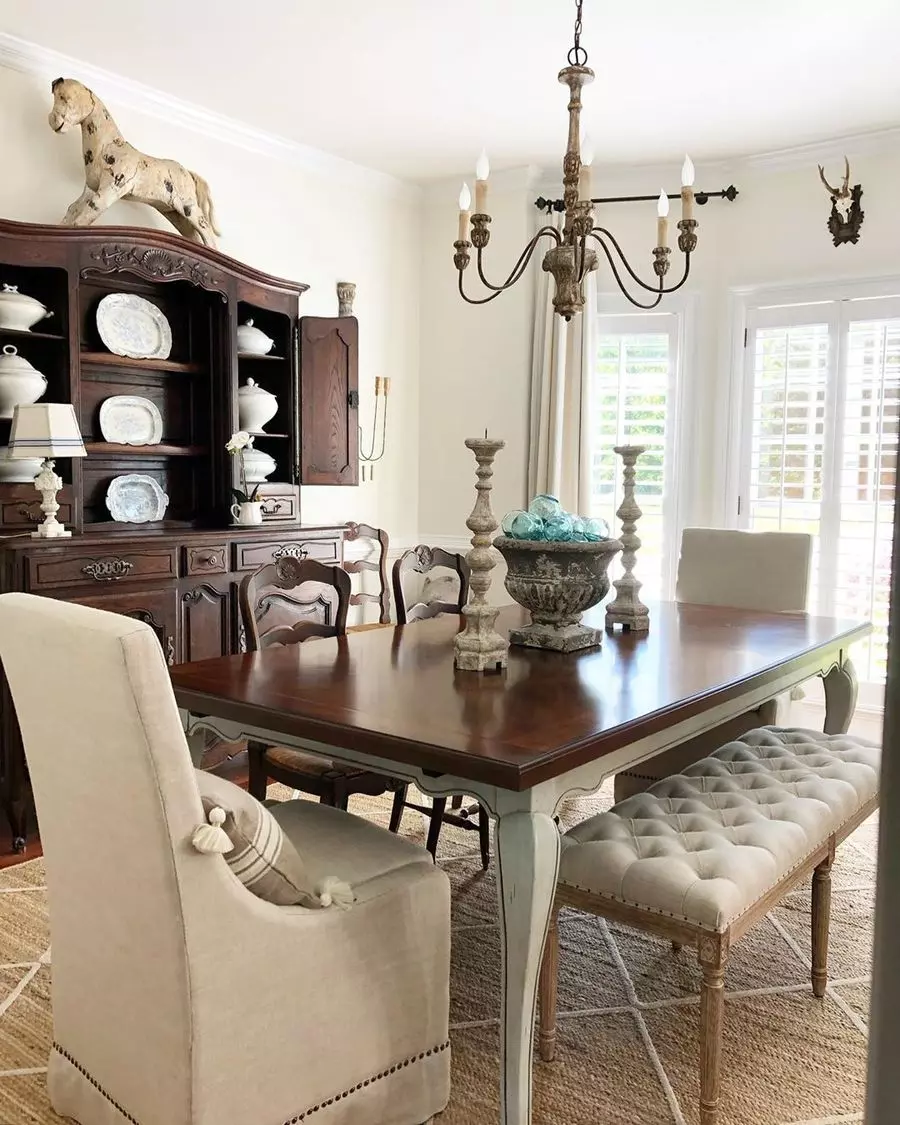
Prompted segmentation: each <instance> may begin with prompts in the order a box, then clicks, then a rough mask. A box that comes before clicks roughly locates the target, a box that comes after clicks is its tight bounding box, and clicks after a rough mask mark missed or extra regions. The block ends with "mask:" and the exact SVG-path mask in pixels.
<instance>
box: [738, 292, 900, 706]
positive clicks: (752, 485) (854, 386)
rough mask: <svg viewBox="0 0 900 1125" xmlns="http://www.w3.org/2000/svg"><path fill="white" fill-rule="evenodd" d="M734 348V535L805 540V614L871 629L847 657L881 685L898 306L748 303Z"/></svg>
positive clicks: (899, 418)
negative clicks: (808, 549)
mask: <svg viewBox="0 0 900 1125" xmlns="http://www.w3.org/2000/svg"><path fill="white" fill-rule="evenodd" d="M744 343H745V346H744V357H745V363H744V371H743V381H742V382H743V386H742V402H741V419H742V423H741V441H740V451H739V456H740V470H739V473H738V490H739V497H738V525H739V526H742V527H748V528H752V529H756V530H783V531H807V532H810V533H812V534H813V535H814V536H815V547H814V555H813V573H812V588H811V595H810V605H809V608H810V612H812V613H818V614H823V615H828V616H836V617H844V618H856V619H859V618H867V619H869V620H871V621H872V622H873V624H874V626H875V632H874V634H873V636H872V637H871V638H870V640H868V641H866V642H864V644H862V645H860V646H858V649H857V651H856V652H855V653H854V659H855V662H856V664H857V669H858V672H859V675H860V680H861V681H863V682H867V683H870V684H873V685H880V684H883V682H884V673H885V661H886V653H887V622H888V610H889V592H890V576H891V544H892V532H893V513H894V492H895V485H896V477H897V454H898V422H900V296H888V297H858V298H852V299H837V300H816V301H809V302H804V303H797V304H789V305H788V304H784V305H762V304H760V305H758V306H755V307H751V308H748V310H747V319H746V331H745V338H744ZM870 694H871V693H870ZM875 694H876V695H877V692H876V693H875ZM876 701H877V700H876V699H874V698H873V699H872V702H876Z"/></svg>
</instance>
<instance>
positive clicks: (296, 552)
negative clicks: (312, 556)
mask: <svg viewBox="0 0 900 1125" xmlns="http://www.w3.org/2000/svg"><path fill="white" fill-rule="evenodd" d="M308 553H309V552H308V551H307V549H306V547H303V546H301V545H300V544H299V543H288V545H287V546H286V547H276V548H275V550H274V551H273V552H272V561H273V562H278V560H279V559H305V558H306V556H307V554H308Z"/></svg>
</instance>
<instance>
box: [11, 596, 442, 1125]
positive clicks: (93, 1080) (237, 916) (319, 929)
mask: <svg viewBox="0 0 900 1125" xmlns="http://www.w3.org/2000/svg"><path fill="white" fill-rule="evenodd" d="M0 658H2V662H3V667H4V669H5V671H6V675H7V677H8V680H9V684H10V687H11V691H12V696H13V699H14V702H15V706H16V711H17V713H18V717H19V723H20V726H21V728H22V734H23V738H24V743H25V751H26V754H27V758H28V765H29V769H30V773H31V780H32V785H33V787H34V794H35V801H36V805H37V813H38V818H39V821H40V831H41V839H42V841H43V845H44V853H45V856H46V863H47V876H48V884H49V896H50V921H51V937H52V943H53V945H52V949H53V953H52V957H53V993H52V999H53V1025H54V1044H53V1048H52V1050H51V1054H50V1059H49V1068H48V1075H47V1082H48V1088H49V1092H50V1099H51V1102H52V1104H53V1106H54V1108H55V1110H56V1111H57V1112H58V1113H60V1114H62V1115H66V1116H69V1117H72V1118H74V1119H75V1120H76V1121H79V1122H81V1123H82V1125H299V1123H301V1122H302V1123H304V1125H372V1123H374V1122H377V1123H378V1125H419V1123H420V1122H425V1121H428V1120H429V1119H430V1118H431V1117H432V1116H433V1115H434V1114H435V1113H438V1112H439V1111H440V1110H441V1109H443V1108H444V1106H445V1105H446V1103H447V1099H448V1095H449V1066H450V1051H449V1046H448V993H449V984H448V977H449V941H450V939H449V905H450V895H449V883H448V880H447V877H446V875H445V874H444V873H443V872H442V871H440V870H439V869H437V868H435V867H434V866H433V864H432V861H431V857H430V856H429V855H428V853H427V852H426V851H425V850H424V849H422V848H419V847H417V846H416V845H414V844H412V843H410V842H409V841H406V840H403V839H399V838H397V837H396V836H391V835H390V834H389V833H387V832H385V831H383V830H382V829H380V828H377V827H376V826H375V825H372V824H369V823H368V822H366V821H363V820H360V819H359V818H356V817H353V816H351V815H349V814H347V813H343V812H340V811H339V810H335V809H322V808H320V807H319V806H318V805H315V804H312V803H310V802H299V801H298V802H292V805H295V806H297V807H296V808H293V809H292V810H291V815H290V817H287V818H285V819H284V820H283V821H282V827H283V829H284V831H285V833H286V834H287V835H288V836H289V838H290V839H291V841H292V842H293V843H294V844H295V846H296V847H297V848H298V849H299V851H300V852H301V854H302V855H303V857H304V859H305V861H306V864H307V867H308V869H309V870H310V873H311V874H312V875H313V877H322V876H324V875H326V874H328V875H334V876H337V877H338V878H340V879H342V880H346V881H348V882H349V883H350V884H351V886H352V887H353V890H354V892H355V896H356V902H355V904H354V905H353V906H352V907H351V908H350V909H349V910H346V911H344V910H340V909H338V908H337V907H335V906H331V907H328V908H323V909H307V908H304V907H299V906H296V907H280V906H274V905H272V904H271V903H268V902H265V901H263V900H262V899H260V898H257V897H256V896H254V895H253V894H251V893H250V891H248V890H247V889H245V888H244V887H243V886H242V885H241V884H240V883H239V882H238V880H237V878H236V877H235V876H234V875H233V874H232V872H231V870H230V869H229V868H228V866H227V865H226V862H225V859H224V858H223V857H222V856H221V855H215V854H201V853H200V852H198V851H197V850H195V848H194V847H193V846H192V843H191V839H192V834H193V833H194V831H195V829H196V827H197V826H198V825H199V824H201V823H203V821H204V813H203V808H202V806H201V801H200V796H199V793H198V788H197V783H196V780H195V775H194V770H193V768H192V765H191V760H190V756H189V753H188V748H187V744H186V740H185V736H184V734H183V731H182V728H181V723H180V721H179V716H178V710H177V708H176V704H175V699H174V696H173V693H172V688H171V685H170V682H169V677H168V674H167V670H166V664H165V660H164V658H163V655H162V652H161V650H160V647H159V643H158V641H157V639H156V637H155V635H154V634H153V632H152V630H151V629H150V628H149V627H148V626H147V625H145V624H142V623H140V622H138V621H135V620H132V619H130V618H127V617H122V616H118V615H116V614H111V613H105V612H101V611H99V610H95V609H89V608H86V607H84V606H78V605H70V604H66V603H63V602H59V601H53V600H50V599H45V598H38V597H33V596H31V595H28V594H4V595H2V596H0Z"/></svg>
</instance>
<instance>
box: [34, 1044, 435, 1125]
mask: <svg viewBox="0 0 900 1125" xmlns="http://www.w3.org/2000/svg"><path fill="white" fill-rule="evenodd" d="M449 1046H450V1040H449V1039H448V1040H447V1041H446V1042H445V1043H442V1044H441V1045H440V1046H439V1047H431V1048H430V1049H429V1050H427V1051H421V1052H420V1053H419V1054H418V1055H411V1056H410V1057H409V1058H408V1059H404V1060H403V1062H399V1063H397V1064H396V1066H392V1067H389V1068H388V1069H387V1070H382V1071H381V1073H380V1074H376V1075H374V1076H373V1077H372V1078H366V1079H365V1080H364V1081H362V1082H357V1084H356V1085H355V1086H351V1087H350V1088H349V1090H343V1091H342V1092H341V1093H340V1094H336V1095H335V1096H334V1097H333V1098H329V1099H328V1100H327V1101H324V1102H320V1103H319V1104H318V1105H314V1106H313V1107H312V1108H311V1109H306V1110H304V1111H303V1113H299V1114H297V1116H296V1117H289V1118H288V1120H287V1121H285V1122H284V1125H300V1123H301V1122H302V1121H308V1120H309V1118H310V1117H312V1115H313V1114H314V1113H318V1112H319V1110H321V1109H327V1108H328V1106H330V1105H334V1103H335V1102H339V1101H341V1100H342V1099H343V1098H349V1097H350V1095H351V1094H356V1093H358V1092H359V1091H360V1090H363V1089H365V1087H366V1086H371V1085H372V1083H373V1082H378V1081H380V1080H381V1079H382V1078H388V1077H390V1075H392V1074H396V1073H397V1071H398V1070H403V1069H404V1068H405V1067H407V1066H411V1065H412V1064H413V1063H417V1062H421V1061H422V1059H427V1058H430V1057H431V1056H432V1055H441V1054H443V1053H444V1051H446V1050H447V1048H448V1047H449ZM53 1050H54V1051H56V1052H57V1053H58V1054H60V1055H62V1057H63V1058H64V1059H65V1060H66V1061H67V1062H70V1063H71V1064H72V1066H74V1067H75V1069H76V1070H77V1071H78V1073H79V1074H80V1075H81V1076H82V1077H83V1078H86V1079H87V1080H88V1082H90V1084H91V1085H92V1086H93V1087H94V1089H95V1090H96V1091H97V1092H98V1093H99V1094H100V1095H101V1097H104V1098H105V1099H106V1100H107V1101H108V1102H109V1104H110V1105H111V1106H112V1107H113V1108H114V1109H117V1110H118V1111H119V1113H121V1114H122V1116H123V1117H124V1118H125V1120H126V1121H130V1122H131V1125H139V1122H138V1121H137V1120H135V1118H133V1117H132V1116H131V1114H130V1113H129V1112H128V1111H127V1110H126V1109H123V1108H122V1106H120V1105H119V1103H118V1102H117V1101H114V1100H113V1099H112V1098H111V1097H110V1096H109V1094H107V1092H106V1091H105V1090H104V1089H103V1087H102V1086H101V1085H100V1083H99V1082H98V1081H97V1080H96V1078H94V1077H92V1076H91V1075H90V1074H88V1072H87V1071H86V1070H85V1069H84V1067H83V1066H82V1065H81V1063H79V1062H77V1061H76V1060H75V1059H74V1058H72V1056H71V1055H70V1054H69V1052H68V1051H66V1050H63V1048H62V1047H60V1045H59V1044H58V1043H56V1042H54V1044H53Z"/></svg>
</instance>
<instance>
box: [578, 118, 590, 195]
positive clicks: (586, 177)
mask: <svg viewBox="0 0 900 1125" xmlns="http://www.w3.org/2000/svg"><path fill="white" fill-rule="evenodd" d="M593 163H594V147H593V145H592V144H591V138H590V137H589V136H587V135H586V134H585V136H584V137H583V139H582V141H581V170H580V171H579V173H578V198H579V199H580V200H581V202H582V203H591V196H592V195H593V194H594V192H593V184H592V177H591V165H592V164H593ZM591 206H593V204H591Z"/></svg>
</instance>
